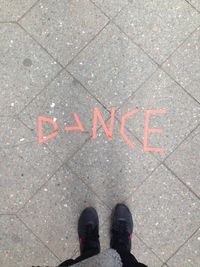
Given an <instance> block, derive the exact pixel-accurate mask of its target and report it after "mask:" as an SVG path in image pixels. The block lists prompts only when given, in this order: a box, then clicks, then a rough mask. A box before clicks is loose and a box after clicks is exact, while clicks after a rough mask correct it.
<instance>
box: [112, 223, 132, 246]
mask: <svg viewBox="0 0 200 267" xmlns="http://www.w3.org/2000/svg"><path fill="white" fill-rule="evenodd" d="M112 234H113V238H114V240H115V241H114V242H116V243H118V245H125V244H127V242H128V241H129V233H128V231H127V229H126V222H123V221H121V222H119V223H118V224H117V225H116V226H115V228H114V229H112Z"/></svg>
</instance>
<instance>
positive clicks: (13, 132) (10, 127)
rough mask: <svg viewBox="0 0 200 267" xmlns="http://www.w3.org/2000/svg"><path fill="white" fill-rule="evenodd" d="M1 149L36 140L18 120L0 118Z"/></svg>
mask: <svg viewBox="0 0 200 267" xmlns="http://www.w3.org/2000/svg"><path fill="white" fill-rule="evenodd" d="M0 121H1V123H0V140H1V141H0V147H1V148H8V147H12V146H17V145H21V144H24V143H29V142H32V141H34V140H35V137H34V136H33V134H32V132H31V131H30V130H29V129H27V127H25V126H24V125H23V123H22V122H21V121H20V120H19V119H17V118H10V117H0Z"/></svg>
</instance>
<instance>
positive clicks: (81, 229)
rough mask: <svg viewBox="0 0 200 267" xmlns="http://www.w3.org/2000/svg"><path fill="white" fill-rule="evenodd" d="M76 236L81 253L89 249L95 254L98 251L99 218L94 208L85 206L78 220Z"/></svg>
mask: <svg viewBox="0 0 200 267" xmlns="http://www.w3.org/2000/svg"><path fill="white" fill-rule="evenodd" d="M78 236H79V242H80V252H81V255H82V254H83V253H85V252H87V251H91V250H94V251H95V254H98V253H99V252H100V242H99V219H98V215H97V212H96V210H95V209H94V208H92V207H89V208H86V209H84V210H83V212H82V213H81V216H80V218H79V221H78Z"/></svg>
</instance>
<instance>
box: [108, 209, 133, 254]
mask: <svg viewBox="0 0 200 267" xmlns="http://www.w3.org/2000/svg"><path fill="white" fill-rule="evenodd" d="M132 232H133V219H132V215H131V212H130V210H129V208H128V207H127V206H126V205H124V204H117V205H116V206H115V209H114V211H113V214H112V223H111V241H110V247H111V248H113V249H115V250H118V251H120V250H126V251H127V250H128V251H129V252H130V251H131V235H132Z"/></svg>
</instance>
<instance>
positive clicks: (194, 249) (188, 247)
mask: <svg viewBox="0 0 200 267" xmlns="http://www.w3.org/2000/svg"><path fill="white" fill-rule="evenodd" d="M199 243H200V230H198V231H197V232H196V233H195V234H194V235H193V236H192V237H191V238H190V239H189V240H188V242H187V243H186V244H185V245H184V246H183V247H181V248H180V250H179V251H178V252H177V253H176V255H175V256H174V257H172V258H171V259H170V260H169V261H168V264H169V266H170V267H176V266H179V265H181V266H183V267H196V266H198V264H199V262H200V253H199Z"/></svg>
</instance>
